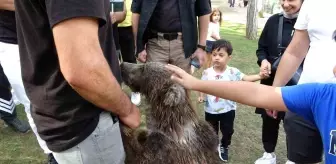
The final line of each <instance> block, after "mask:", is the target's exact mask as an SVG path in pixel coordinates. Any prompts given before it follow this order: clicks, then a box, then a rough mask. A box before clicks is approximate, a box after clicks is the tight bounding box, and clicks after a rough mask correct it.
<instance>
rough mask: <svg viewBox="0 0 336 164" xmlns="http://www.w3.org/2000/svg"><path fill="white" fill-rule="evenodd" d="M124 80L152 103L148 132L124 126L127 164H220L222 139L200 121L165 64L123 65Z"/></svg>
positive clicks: (134, 90)
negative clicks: (218, 154)
mask: <svg viewBox="0 0 336 164" xmlns="http://www.w3.org/2000/svg"><path fill="white" fill-rule="evenodd" d="M121 73H122V77H123V80H124V82H125V84H126V85H128V86H129V87H130V88H131V89H132V91H133V92H140V93H141V94H143V95H144V96H145V97H146V99H147V102H148V104H149V109H148V110H146V120H147V129H142V130H139V129H138V130H135V131H132V130H129V129H126V128H125V127H123V128H122V129H123V132H124V135H123V139H124V145H125V151H126V163H127V164H130V163H131V164H133V163H134V164H135V163H136V164H217V163H221V161H220V160H219V158H218V156H217V152H216V150H217V146H218V143H219V142H218V136H217V135H216V134H215V132H214V130H213V129H212V127H211V126H210V125H209V124H208V123H207V122H205V121H204V120H201V119H199V117H198V116H197V114H196V112H195V110H194V109H193V108H192V106H191V104H190V102H189V100H188V98H187V96H186V91H185V89H184V88H183V87H182V86H180V85H179V84H176V83H174V82H173V81H171V80H170V76H171V74H170V73H169V72H168V71H167V70H165V67H164V64H160V63H155V62H152V63H146V64H130V63H122V64H121Z"/></svg>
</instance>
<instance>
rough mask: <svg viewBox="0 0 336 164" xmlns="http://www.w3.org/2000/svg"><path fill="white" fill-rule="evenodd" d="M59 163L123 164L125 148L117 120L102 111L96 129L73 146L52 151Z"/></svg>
mask: <svg viewBox="0 0 336 164" xmlns="http://www.w3.org/2000/svg"><path fill="white" fill-rule="evenodd" d="M53 155H54V157H55V159H56V161H57V162H58V163H59V164H123V163H124V161H125V150H124V147H123V144H122V140H121V134H120V128H119V122H117V123H113V121H112V118H111V115H110V114H109V113H107V112H102V113H101V114H100V117H99V123H98V125H97V127H96V129H95V130H94V131H93V132H92V134H91V135H90V136H88V137H87V138H86V139H85V140H84V141H82V142H81V143H79V144H78V145H76V146H75V147H73V148H70V149H68V150H66V151H63V152H60V153H55V152H54V153H53Z"/></svg>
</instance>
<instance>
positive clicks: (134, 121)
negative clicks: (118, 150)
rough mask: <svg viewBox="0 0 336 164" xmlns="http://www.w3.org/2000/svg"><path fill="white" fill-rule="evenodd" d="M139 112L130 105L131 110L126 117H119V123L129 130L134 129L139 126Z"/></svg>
mask: <svg viewBox="0 0 336 164" xmlns="http://www.w3.org/2000/svg"><path fill="white" fill-rule="evenodd" d="M140 117H141V116H140V110H139V109H138V108H137V107H136V106H135V105H133V104H132V109H131V111H130V113H129V114H128V115H127V116H124V117H121V116H120V117H119V118H120V121H122V122H123V123H124V124H125V125H126V126H128V127H129V128H131V129H136V128H137V127H139V126H140V121H141V119H140Z"/></svg>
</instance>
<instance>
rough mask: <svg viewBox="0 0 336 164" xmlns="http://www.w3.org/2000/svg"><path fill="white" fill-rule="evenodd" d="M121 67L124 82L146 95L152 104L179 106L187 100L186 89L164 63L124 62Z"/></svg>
mask: <svg viewBox="0 0 336 164" xmlns="http://www.w3.org/2000/svg"><path fill="white" fill-rule="evenodd" d="M120 67H121V74H122V79H123V81H124V83H125V84H126V85H127V86H129V87H130V88H131V90H132V91H133V92H140V93H141V94H143V95H145V96H146V97H147V99H148V101H149V102H150V103H151V104H152V105H154V104H156V105H160V106H161V105H165V106H177V105H179V104H180V103H182V102H185V101H186V91H185V89H184V88H183V87H182V86H181V85H179V84H177V83H174V82H173V81H172V80H171V79H170V76H171V73H170V72H168V71H167V70H166V69H165V65H164V64H162V63H158V62H147V63H145V64H131V63H126V62H124V63H122V64H121V65H120Z"/></svg>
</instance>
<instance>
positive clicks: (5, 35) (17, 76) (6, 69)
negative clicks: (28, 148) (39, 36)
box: [0, 0, 56, 164]
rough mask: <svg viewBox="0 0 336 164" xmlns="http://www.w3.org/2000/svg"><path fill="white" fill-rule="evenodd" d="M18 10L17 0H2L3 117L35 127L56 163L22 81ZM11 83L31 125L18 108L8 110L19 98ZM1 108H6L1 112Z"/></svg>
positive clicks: (52, 162) (0, 95) (22, 127)
mask: <svg viewBox="0 0 336 164" xmlns="http://www.w3.org/2000/svg"><path fill="white" fill-rule="evenodd" d="M14 10H15V7H14V0H0V63H1V66H2V67H3V69H1V71H0V74H3V75H0V77H3V78H2V80H1V79H0V88H1V89H0V92H1V93H0V115H2V116H1V117H3V118H4V117H7V118H5V119H4V120H5V122H6V124H8V125H9V126H11V127H13V128H15V129H16V130H18V131H20V132H24V133H25V132H27V131H28V130H29V129H30V127H31V129H32V130H33V132H34V133H35V135H36V138H37V141H38V143H39V145H40V147H41V148H42V150H43V152H44V153H45V154H48V159H49V163H50V164H56V162H55V160H53V156H52V154H51V151H50V150H49V149H48V147H47V145H46V143H45V141H44V140H42V139H41V138H40V137H39V135H38V133H37V129H36V125H35V123H34V121H33V118H32V116H31V112H30V111H31V110H30V101H29V99H28V97H27V95H26V92H25V88H24V86H23V83H22V76H21V66H20V55H19V47H18V45H17V44H18V43H17V33H16V23H15V22H16V21H15V12H14ZM6 81H7V82H8V84H7V82H6ZM1 86H2V87H1ZM10 87H11V88H12V89H13V91H14V94H13V96H15V97H16V98H17V100H18V101H19V102H20V103H22V104H23V106H24V108H25V112H26V115H27V118H28V121H29V125H30V127H29V125H28V123H26V122H24V121H20V120H18V119H17V118H16V117H15V115H16V111H13V116H9V114H8V112H10V111H8V110H11V109H15V104H14V102H13V100H15V99H14V98H13V99H12V94H11V92H10V89H9V88H10ZM12 107H13V108H12ZM1 109H3V111H4V112H1ZM6 109H7V113H6ZM8 117H9V118H8Z"/></svg>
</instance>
